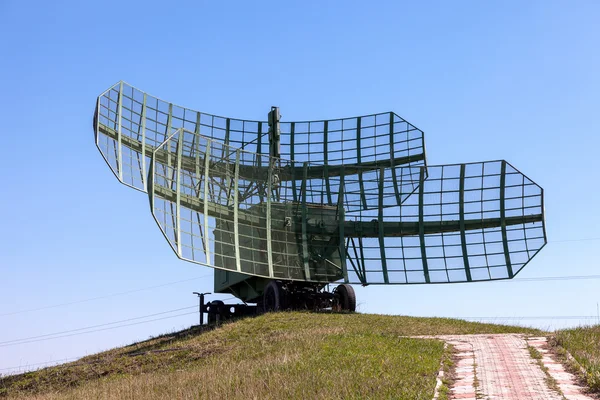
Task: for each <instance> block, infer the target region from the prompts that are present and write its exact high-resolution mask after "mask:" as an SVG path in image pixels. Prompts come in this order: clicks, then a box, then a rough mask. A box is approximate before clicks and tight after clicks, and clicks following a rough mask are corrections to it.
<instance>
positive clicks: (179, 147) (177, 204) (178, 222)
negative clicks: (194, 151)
mask: <svg viewBox="0 0 600 400" xmlns="http://www.w3.org/2000/svg"><path fill="white" fill-rule="evenodd" d="M183 136H184V135H183V132H181V133H180V134H179V137H178V140H177V169H176V170H175V171H174V174H175V175H176V176H177V180H176V185H177V186H176V189H175V193H176V196H177V197H176V200H175V209H176V210H177V211H176V213H177V214H176V215H177V218H176V220H175V224H176V226H175V229H176V230H177V234H176V236H175V241H176V242H177V251H178V252H179V253H181V156H182V155H183Z"/></svg>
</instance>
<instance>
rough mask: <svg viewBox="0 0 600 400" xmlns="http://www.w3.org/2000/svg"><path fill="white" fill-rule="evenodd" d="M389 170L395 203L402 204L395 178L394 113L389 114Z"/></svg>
mask: <svg viewBox="0 0 600 400" xmlns="http://www.w3.org/2000/svg"><path fill="white" fill-rule="evenodd" d="M389 125H390V161H391V164H390V169H391V171H392V183H393V185H394V194H395V195H396V201H397V202H398V204H402V196H400V190H399V189H398V187H399V186H398V177H397V176H396V165H395V162H394V158H395V150H394V145H395V143H394V113H393V112H390V122H389Z"/></svg>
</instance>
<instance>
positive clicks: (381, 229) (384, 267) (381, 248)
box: [377, 168, 390, 283]
mask: <svg viewBox="0 0 600 400" xmlns="http://www.w3.org/2000/svg"><path fill="white" fill-rule="evenodd" d="M383 174H384V169H383V168H381V169H380V170H379V213H378V218H377V219H378V228H379V254H380V256H381V272H382V273H383V281H384V283H390V278H389V277H388V270H387V258H386V256H385V231H384V226H383V184H384V179H383Z"/></svg>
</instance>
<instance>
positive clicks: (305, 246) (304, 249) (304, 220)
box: [300, 162, 311, 281]
mask: <svg viewBox="0 0 600 400" xmlns="http://www.w3.org/2000/svg"><path fill="white" fill-rule="evenodd" d="M303 165H304V174H303V179H302V188H301V189H300V191H301V192H302V205H301V208H302V221H301V224H302V263H303V264H304V277H305V279H306V280H307V281H309V280H310V279H311V274H310V266H309V265H308V227H307V218H308V211H307V207H306V191H307V189H308V188H307V176H308V163H307V162H305V163H304V164H303Z"/></svg>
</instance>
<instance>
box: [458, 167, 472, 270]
mask: <svg viewBox="0 0 600 400" xmlns="http://www.w3.org/2000/svg"><path fill="white" fill-rule="evenodd" d="M465 168H466V166H465V164H460V183H459V189H458V210H459V215H460V217H459V218H460V244H461V248H462V254H463V264H464V265H465V274H466V276H467V281H469V282H471V281H472V280H473V278H472V277H471V267H470V265H469V254H468V252H467V238H466V234H465Z"/></svg>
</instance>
